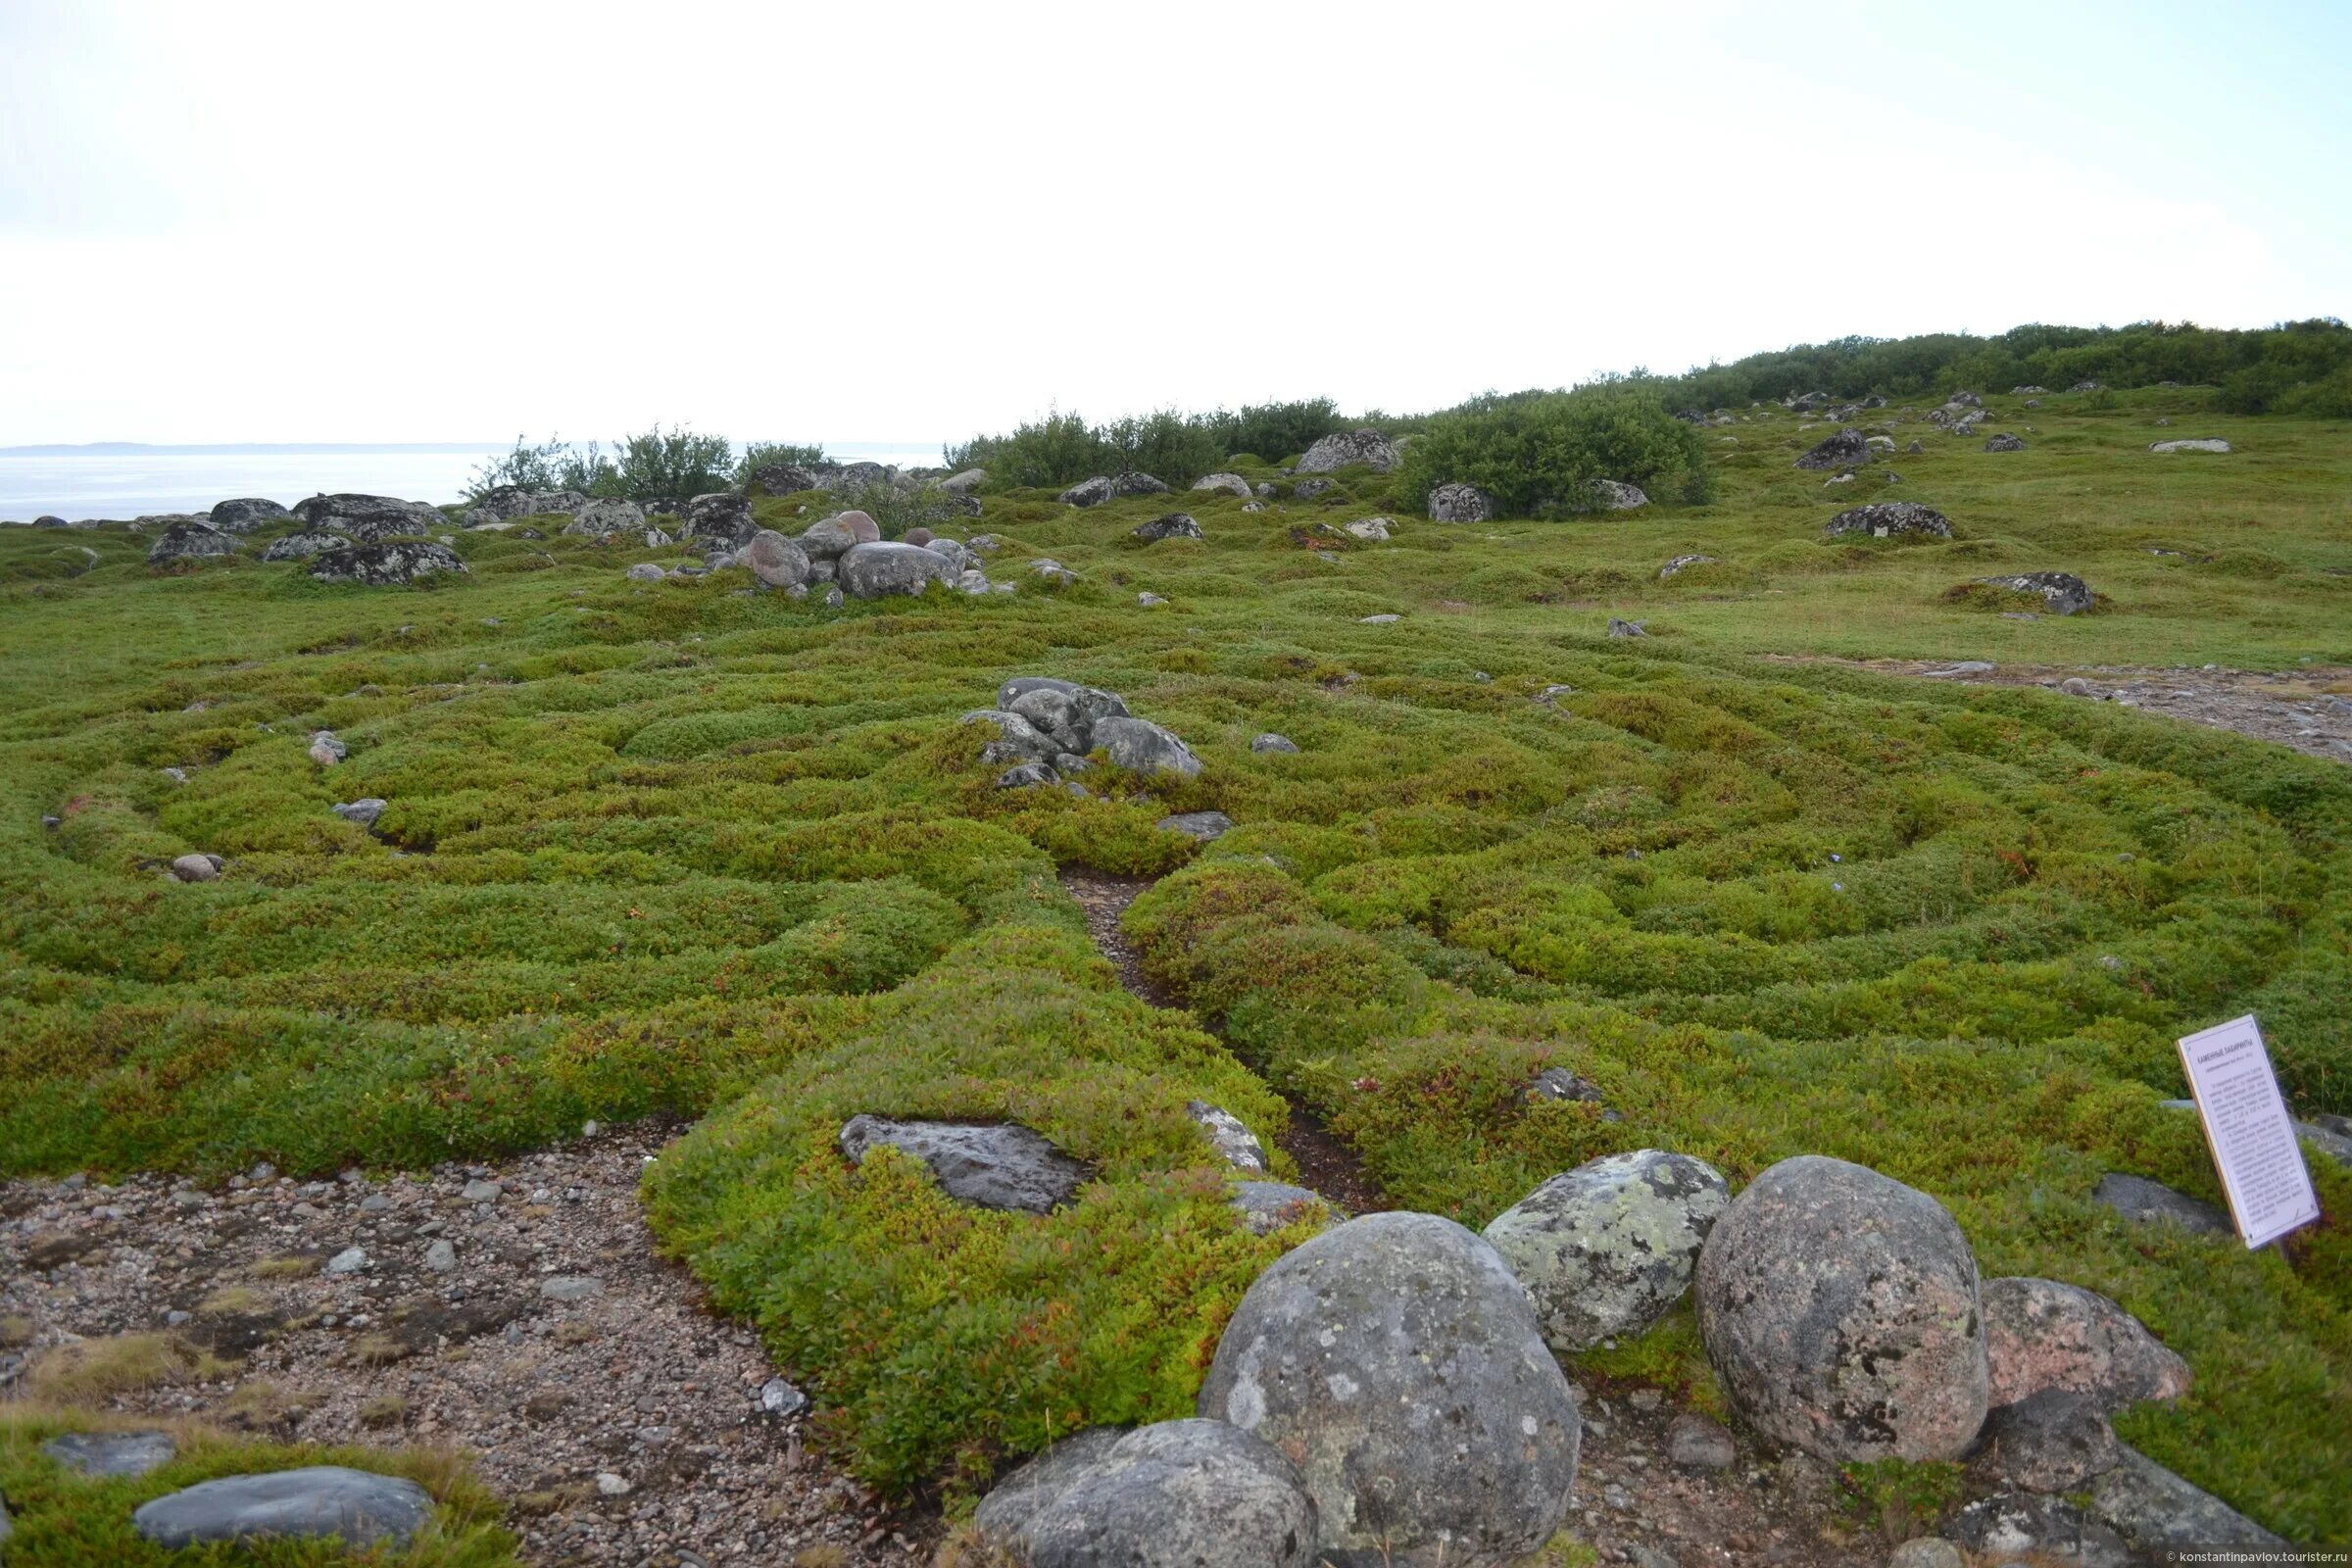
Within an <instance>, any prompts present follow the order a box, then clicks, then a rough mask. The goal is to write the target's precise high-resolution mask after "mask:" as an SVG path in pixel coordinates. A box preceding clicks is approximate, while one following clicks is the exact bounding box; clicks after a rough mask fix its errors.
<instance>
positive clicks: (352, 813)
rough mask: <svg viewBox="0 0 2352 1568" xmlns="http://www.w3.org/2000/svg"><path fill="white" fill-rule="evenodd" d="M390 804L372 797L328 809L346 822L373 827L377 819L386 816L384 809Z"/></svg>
mask: <svg viewBox="0 0 2352 1568" xmlns="http://www.w3.org/2000/svg"><path fill="white" fill-rule="evenodd" d="M390 804H391V803H390V802H389V801H385V800H381V799H379V798H377V797H375V796H372V795H371V796H369V797H368V798H367V799H366V800H361V801H346V802H344V803H343V804H342V805H340V806H334V807H330V808H328V809H330V810H332V811H333V812H334V813H335V814H336V815H337V816H339V817H341V818H342V819H343V820H344V821H346V822H356V823H358V824H359V825H360V826H361V827H373V826H375V823H376V819H377V818H378V817H380V816H382V815H383V814H384V808H385V807H387V806H389V805H390Z"/></svg>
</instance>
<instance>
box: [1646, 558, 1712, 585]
mask: <svg viewBox="0 0 2352 1568" xmlns="http://www.w3.org/2000/svg"><path fill="white" fill-rule="evenodd" d="M1713 564H1715V558H1714V557H1713V556H1676V557H1675V558H1674V559H1673V560H1671V561H1669V562H1667V563H1666V564H1664V565H1663V566H1660V567H1659V568H1658V576H1659V578H1660V580H1663V579H1665V578H1668V577H1671V576H1673V575H1674V574H1675V573H1676V572H1678V571H1685V570H1688V569H1689V568H1691V567H1692V566H1711V565H1713Z"/></svg>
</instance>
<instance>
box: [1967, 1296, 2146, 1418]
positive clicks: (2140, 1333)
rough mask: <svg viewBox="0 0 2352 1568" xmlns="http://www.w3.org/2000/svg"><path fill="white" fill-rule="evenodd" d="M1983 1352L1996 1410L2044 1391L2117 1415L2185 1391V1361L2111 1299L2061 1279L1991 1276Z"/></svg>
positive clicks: (1991, 1398) (1986, 1303)
mask: <svg viewBox="0 0 2352 1568" xmlns="http://www.w3.org/2000/svg"><path fill="white" fill-rule="evenodd" d="M1981 1295H1982V1298H1983V1300H1984V1304H1985V1359H1986V1362H1987V1364H1988V1367H1989V1376H1990V1382H1989V1383H1988V1385H1987V1388H1988V1391H1989V1392H1988V1396H1987V1397H1988V1398H1989V1400H1990V1402H1991V1405H1992V1407H1993V1408H1994V1409H1998V1408H2000V1407H2001V1406H2002V1405H2005V1404H2014V1403H2016V1402H2018V1401H2019V1400H2021V1399H2028V1398H2031V1397H2034V1395H2036V1394H2039V1393H2041V1392H2042V1391H2043V1390H2045V1389H2058V1390H2063V1391H2065V1392H2067V1393H2070V1394H2076V1395H2081V1396H2082V1397H2085V1398H2087V1399H2089V1400H2090V1401H2091V1402H2092V1403H2093V1405H2095V1406H2096V1407H2097V1408H2098V1409H2099V1410H2100V1411H2102V1412H2104V1413H2106V1414H2110V1415H2112V1414H2113V1413H2115V1412H2116V1411H2118V1410H2121V1409H2123V1408H2124V1407H2125V1406H2127V1405H2131V1404H2137V1403H2139V1402H2140V1401H2141V1400H2143V1399H2177V1398H2179V1397H2180V1396H2181V1395H2183V1394H2186V1393H2187V1392H2188V1386H2189V1381H2190V1375H2189V1370H2188V1363H2187V1362H2186V1361H2183V1360H2181V1359H2180V1356H2179V1355H2177V1354H2175V1353H2174V1352H2173V1351H2172V1350H2170V1349H2168V1348H2165V1346H2164V1344H2163V1342H2162V1341H2160V1340H2158V1339H2157V1338H2156V1336H2155V1335H2153V1334H2150V1333H2149V1332H2148V1330H2147V1328H2146V1326H2145V1325H2143V1324H2142V1323H2141V1322H2140V1321H2139V1319H2137V1318H2135V1317H2133V1316H2132V1315H2131V1313H2129V1312H2127V1311H2125V1310H2124V1309H2123V1308H2122V1307H2120V1306H2118V1305H2116V1304H2115V1303H2114V1302H2113V1301H2111V1300H2109V1299H2107V1298H2106V1297H2104V1296H2100V1295H2098V1294H2096V1293H2095V1292H2091V1291H2086V1290H2083V1289H2082V1287H2081V1286H2077V1285H2064V1284H2061V1283H2059V1282H2058V1281H2057V1280H2040V1279H1997V1280H1986V1281H1985V1283H1984V1287H1983V1290H1982V1292H1981Z"/></svg>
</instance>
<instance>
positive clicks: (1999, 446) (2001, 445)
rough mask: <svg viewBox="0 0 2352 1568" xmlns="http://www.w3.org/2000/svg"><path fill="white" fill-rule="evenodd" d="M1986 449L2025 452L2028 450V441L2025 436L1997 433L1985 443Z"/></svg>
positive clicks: (1990, 450)
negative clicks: (2026, 441)
mask: <svg viewBox="0 0 2352 1568" xmlns="http://www.w3.org/2000/svg"><path fill="white" fill-rule="evenodd" d="M2025 450H2026V443H2025V441H2024V439H2023V438H2021V437H2018V436H2014V435H1996V436H1994V437H1993V438H1992V439H1991V440H1989V441H1987V442H1985V451H1987V452H2023V451H2025Z"/></svg>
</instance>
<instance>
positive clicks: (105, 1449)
mask: <svg viewBox="0 0 2352 1568" xmlns="http://www.w3.org/2000/svg"><path fill="white" fill-rule="evenodd" d="M41 1451H42V1452H43V1453H45V1454H47V1455H48V1456H49V1457H50V1458H52V1459H55V1460H56V1461H57V1462H58V1463H59V1464H61V1465H64V1466H65V1467H66V1468H67V1469H69V1470H72V1471H74V1472H76V1473H77V1474H80V1475H85V1476H102V1477H106V1478H108V1479H116V1478H123V1477H136V1476H143V1475H145V1474H147V1473H148V1472H149V1471H151V1470H159V1469H161V1468H163V1467H164V1466H165V1465H168V1464H170V1463H171V1462H172V1460H173V1459H174V1458H176V1457H177V1456H178V1454H179V1445H178V1444H177V1443H174V1442H173V1441H172V1434H171V1433H169V1432H73V1433H68V1434H67V1435H66V1436H64V1437H62V1438H51V1439H50V1440H49V1441H48V1442H47V1443H44V1444H42V1445H41Z"/></svg>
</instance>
